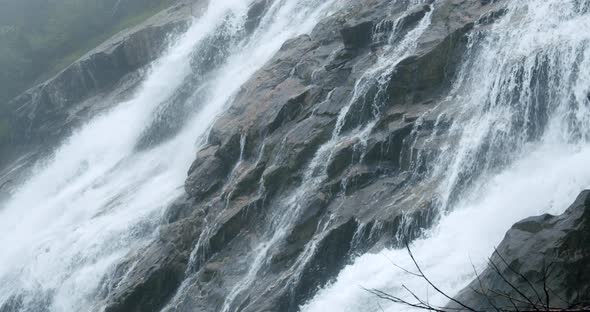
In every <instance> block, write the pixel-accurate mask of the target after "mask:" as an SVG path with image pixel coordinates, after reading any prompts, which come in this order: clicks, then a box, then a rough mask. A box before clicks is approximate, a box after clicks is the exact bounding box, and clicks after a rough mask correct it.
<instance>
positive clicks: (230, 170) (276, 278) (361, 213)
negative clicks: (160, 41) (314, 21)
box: [105, 0, 502, 312]
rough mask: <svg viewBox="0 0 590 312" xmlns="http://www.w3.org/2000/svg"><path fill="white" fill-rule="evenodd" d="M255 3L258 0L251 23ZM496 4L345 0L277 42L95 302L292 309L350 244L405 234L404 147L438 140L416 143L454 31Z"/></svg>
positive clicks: (425, 128)
mask: <svg viewBox="0 0 590 312" xmlns="http://www.w3.org/2000/svg"><path fill="white" fill-rule="evenodd" d="M266 5H267V1H255V3H254V4H253V6H252V7H251V10H250V12H251V14H253V15H252V16H254V17H250V18H249V19H248V25H247V27H248V28H251V27H255V25H256V23H257V21H256V17H255V16H257V14H259V13H258V12H264V10H265V6H266ZM501 5H502V3H501V1H497V2H494V3H491V4H490V3H485V2H480V1H459V0H445V1H438V3H437V4H436V5H433V4H432V3H429V2H427V3H424V4H421V5H417V6H415V7H412V6H410V4H409V3H408V2H405V1H399V2H391V1H385V0H363V1H357V2H354V3H352V4H351V5H350V6H348V7H346V8H345V9H343V10H341V11H340V12H337V13H335V14H333V15H331V16H330V17H328V18H325V19H324V20H323V21H321V22H320V23H319V24H318V25H317V26H316V27H315V29H314V30H313V31H312V32H311V33H310V34H307V35H302V36H300V37H297V38H293V39H291V40H289V41H287V42H286V43H285V44H284V45H283V46H282V48H281V49H280V51H279V52H278V53H277V54H276V55H275V56H274V57H273V58H272V59H271V60H270V61H269V62H268V63H267V64H266V65H265V66H264V67H263V68H262V69H261V70H259V71H258V72H257V73H256V74H255V75H254V76H253V77H252V78H251V79H250V80H249V81H248V82H247V83H246V84H245V85H243V86H242V89H241V91H240V92H239V94H238V95H237V96H236V98H235V99H234V100H233V102H232V103H231V105H230V107H229V109H228V110H227V111H226V112H225V113H224V114H222V115H221V116H220V117H219V118H218V120H217V121H216V123H215V124H214V125H213V127H212V129H211V132H210V135H209V137H208V139H207V144H206V145H205V146H203V147H202V148H201V150H200V151H199V152H198V154H197V157H196V160H195V162H194V164H193V165H192V166H191V168H190V170H189V172H188V179H187V180H186V183H185V189H186V193H187V197H186V198H184V199H182V203H181V204H179V205H174V206H173V207H172V208H170V210H169V212H168V214H167V216H168V217H167V218H166V222H165V223H166V224H165V225H163V226H162V231H161V237H162V239H161V240H160V241H158V242H155V243H154V244H152V245H150V246H149V247H148V250H147V251H143V252H142V253H141V255H131V256H130V259H129V262H130V263H135V265H134V266H133V268H132V269H129V270H122V271H123V272H125V273H124V274H122V275H124V276H126V277H125V278H123V279H122V280H121V282H120V283H118V285H117V287H115V288H114V289H111V290H110V292H108V293H107V295H106V299H105V300H106V302H107V303H109V307H108V309H107V310H108V311H111V312H115V311H134V310H137V309H139V307H142V308H141V311H156V310H158V309H159V307H161V306H166V309H165V311H194V310H198V311H221V310H222V308H223V307H224V304H228V303H229V304H230V306H231V308H232V310H239V311H297V310H298V307H299V305H301V304H302V303H304V302H305V301H306V300H307V299H309V298H310V296H312V295H313V293H314V292H315V290H316V289H317V288H318V287H321V286H323V285H325V284H326V283H327V282H328V281H330V279H331V278H333V277H335V275H336V274H337V273H338V272H339V270H340V269H341V268H342V267H343V266H344V265H345V264H346V263H347V261H349V259H350V258H351V256H352V255H353V254H355V253H356V252H362V251H366V250H368V249H370V248H372V247H373V246H376V245H383V244H385V245H392V244H393V245H395V244H397V243H398V242H396V241H395V238H394V237H395V234H396V233H399V232H400V231H402V229H401V227H400V225H401V224H402V216H403V215H405V216H406V217H407V216H413V218H412V220H414V221H413V222H414V225H415V226H414V227H412V228H414V230H413V231H414V232H412V233H404V234H406V235H409V236H412V235H418V234H419V229H420V228H422V227H426V226H428V225H429V224H430V223H431V222H432V219H431V218H432V216H433V215H434V214H432V213H430V212H431V210H430V208H432V203H431V202H430V200H431V199H430V198H428V197H427V196H420V194H422V193H427V192H428V190H427V189H426V188H425V187H424V186H422V187H420V188H416V187H415V186H416V185H417V184H416V181H418V180H419V179H420V177H419V174H418V175H416V172H418V173H419V172H420V170H415V169H416V168H415V167H414V164H415V160H416V159H414V158H412V157H415V155H416V154H418V153H416V152H415V151H414V152H412V151H413V149H418V148H420V149H425V150H426V149H429V148H430V149H432V150H435V149H436V148H435V147H433V146H432V145H430V146H429V145H424V144H421V145H417V144H414V142H421V141H422V140H424V139H425V138H426V137H429V136H430V134H431V130H432V127H433V124H434V122H435V121H434V120H433V119H432V118H434V117H429V116H435V114H434V113H433V114H429V113H428V112H429V111H431V110H434V109H435V107H440V106H441V105H442V106H443V107H444V104H445V103H444V101H445V95H446V94H447V93H448V92H449V87H450V81H451V79H452V77H453V75H454V74H455V72H456V70H457V67H458V64H459V63H460V61H461V57H462V55H463V53H464V52H465V49H466V43H467V34H469V32H470V31H472V29H473V27H474V25H475V24H476V23H481V20H482V18H483V17H485V16H486V15H489V14H494V12H498V10H500V9H501ZM426 18H431V21H430V22H429V23H425V27H426V28H425V30H424V31H423V33H421V34H420V35H419V38H418V39H417V43H418V44H417V46H416V47H415V49H414V50H413V51H412V52H411V53H409V54H408V55H405V56H403V57H401V59H399V60H397V61H398V62H396V63H395V64H393V65H392V66H394V68H393V70H392V71H391V72H390V74H388V75H386V76H385V78H386V79H385V82H384V81H382V80H380V81H379V82H377V81H375V80H373V81H371V80H370V79H368V80H367V81H368V82H367V83H366V85H365V86H363V87H366V88H364V89H363V91H362V92H360V93H359V90H358V88H356V87H355V85H356V83H357V82H358V81H359V80H362V79H365V78H363V77H364V75H365V74H366V72H367V70H368V69H370V68H374V66H375V64H377V62H378V60H379V55H380V53H383V49H385V48H386V45H387V44H388V43H391V44H392V45H399V44H401V42H402V41H403V40H404V38H406V37H407V36H410V35H413V34H415V33H416V32H417V31H418V30H416V29H417V28H418V27H419V25H421V22H423V21H424V19H426ZM396 21H399V22H398V23H397V24H396V23H395V22H396ZM490 23H491V22H490ZM393 25H398V26H397V28H395V27H393ZM355 90H356V92H357V93H355ZM346 107H349V109H348V113H347V114H346V116H345V118H340V117H339V116H341V114H343V110H344V109H345V108H346ZM340 119H341V120H340ZM339 120H340V121H339ZM371 122H374V125H373V126H371V127H366V125H367V124H369V123H371ZM363 129H364V130H366V132H365V133H359V131H361V130H363ZM361 132H362V131H361ZM433 142H436V140H433ZM433 144H434V143H433ZM327 145H329V146H330V147H331V149H330V151H331V152H329V153H325V147H326V146H327ZM417 146H420V147H417ZM408 195H411V196H408ZM392 199H393V200H392ZM287 219H288V222H287V221H285V220H287ZM404 228H406V227H404ZM170 254H173V255H175V256H174V257H169V256H168V255H170ZM260 257H262V258H260ZM148 268H152V270H149V269H148ZM178 268H184V269H185V270H184V271H183V272H182V273H179V274H180V275H178V277H177V275H176V273H174V274H173V276H174V279H169V280H166V281H162V279H161V278H160V276H162V275H163V274H164V273H163V272H180V271H179V270H178ZM140 277H141V278H140ZM163 282H165V283H166V285H167V286H168V287H171V288H173V289H174V291H172V292H169V291H168V290H169V289H168V290H167V291H166V294H167V296H163V297H159V299H161V300H160V302H154V301H153V300H154V297H153V296H147V295H146V294H150V293H154V292H157V291H158V289H160V287H161V286H160V285H161V284H162V283H163ZM169 282H171V283H169ZM148 303H149V304H148ZM147 306H153V307H154V308H147Z"/></svg>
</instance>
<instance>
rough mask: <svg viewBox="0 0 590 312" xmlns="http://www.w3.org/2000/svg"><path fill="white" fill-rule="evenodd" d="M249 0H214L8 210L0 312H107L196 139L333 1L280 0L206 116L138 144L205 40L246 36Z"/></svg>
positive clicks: (227, 74)
mask: <svg viewBox="0 0 590 312" xmlns="http://www.w3.org/2000/svg"><path fill="white" fill-rule="evenodd" d="M249 2H250V1H249V0H223V1H218V0H215V1H211V3H210V5H209V7H208V9H207V11H206V12H205V14H204V15H203V16H202V17H200V18H199V19H198V20H196V21H194V23H193V25H192V26H191V27H190V29H189V30H188V31H187V32H186V33H185V34H184V35H183V36H182V37H181V38H180V39H179V40H178V41H177V42H176V43H175V44H174V45H173V46H171V47H170V49H169V51H168V52H167V53H166V54H165V56H163V57H162V58H161V59H159V60H158V61H156V62H155V63H154V64H153V66H152V68H151V70H150V73H149V74H148V76H147V78H146V79H145V81H144V82H143V83H142V85H141V87H140V88H139V90H138V91H137V92H136V94H135V95H134V96H133V98H132V99H131V100H130V101H127V102H124V103H119V104H117V106H116V107H115V108H114V109H112V110H111V111H109V112H107V113H105V114H104V115H102V116H98V117H96V118H95V119H94V120H92V121H90V122H89V123H88V124H87V125H85V126H83V127H81V129H79V130H78V131H77V132H76V133H75V134H74V135H72V136H71V137H70V138H69V139H68V140H67V141H66V142H65V143H64V144H63V145H62V146H61V147H59V148H58V149H57V151H56V152H55V155H54V156H53V157H52V158H51V159H49V160H47V161H46V162H45V163H44V164H42V165H40V166H39V168H37V174H36V175H35V176H34V177H33V178H32V179H31V180H29V181H27V182H26V183H25V184H24V185H22V186H21V187H20V188H19V189H18V190H17V191H16V193H15V195H14V197H13V198H12V199H11V200H10V202H8V203H7V204H5V206H4V207H1V209H0V244H2V246H3V250H2V252H1V253H0V306H1V305H2V303H4V302H5V301H6V300H7V299H9V298H10V296H12V295H20V296H22V299H23V305H24V307H25V308H26V309H32V310H34V309H36V308H40V307H47V308H48V309H49V311H92V310H98V309H100V307H99V303H97V302H96V294H97V291H98V290H99V287H100V286H101V284H102V283H104V280H103V278H104V277H105V274H107V273H108V272H109V270H112V269H113V267H114V265H116V264H117V263H118V262H119V261H120V260H121V259H123V258H124V257H125V255H127V254H128V252H129V251H131V250H137V248H140V247H141V246H142V245H144V244H146V243H147V242H148V241H150V240H151V239H153V237H154V233H155V229H156V227H157V224H158V223H159V219H160V217H161V214H162V212H163V210H164V209H165V208H166V207H167V205H169V204H170V203H171V202H172V201H173V200H174V199H176V198H177V197H178V196H179V195H181V194H182V193H183V192H184V190H183V183H184V180H185V178H186V170H187V169H188V167H189V165H190V162H191V161H192V160H193V159H194V155H195V150H196V146H195V142H197V141H199V139H200V138H201V137H202V136H203V135H204V134H205V133H206V131H207V130H208V129H209V127H210V125H211V124H212V122H213V121H214V120H215V117H216V116H217V115H218V114H219V113H220V112H222V111H223V109H224V107H225V106H226V104H227V103H228V102H229V101H230V100H231V98H232V97H233V95H235V93H236V92H237V91H238V90H239V88H240V86H241V85H242V84H243V83H244V82H245V81H246V80H247V79H248V78H249V77H250V76H251V75H252V74H253V73H254V72H255V71H256V70H257V69H258V68H260V67H261V66H262V65H263V64H264V63H265V62H266V61H267V60H269V59H270V57H271V56H272V55H273V54H274V53H275V52H276V51H277V50H278V49H279V48H280V46H281V45H282V43H283V42H284V41H285V40H287V39H289V38H291V37H293V36H296V35H298V34H301V33H304V32H307V31H310V30H311V28H312V27H313V26H314V25H315V23H316V22H317V20H318V19H319V18H320V17H322V16H324V15H325V14H327V12H328V8H329V2H326V3H324V4H321V3H319V2H318V1H307V0H300V1H298V0H287V1H275V2H274V3H273V5H272V7H271V8H270V10H269V13H268V14H267V15H266V16H265V18H264V19H263V20H262V21H261V25H260V27H259V28H258V29H257V30H256V31H255V32H254V33H253V34H252V35H251V36H250V37H249V38H245V39H243V40H236V41H235V42H233V45H232V48H231V51H230V52H231V53H230V57H229V58H228V59H227V60H226V61H225V63H224V64H221V66H219V68H218V69H216V70H215V72H214V73H213V74H212V75H211V77H209V82H208V85H207V87H208V90H207V91H206V94H207V96H206V97H205V100H204V103H202V105H201V107H202V109H201V110H200V111H198V112H195V114H194V116H193V117H192V118H190V119H189V122H188V123H187V124H186V125H185V127H184V129H183V130H182V131H181V132H180V133H179V134H178V135H176V136H175V137H174V138H172V139H170V140H169V141H167V142H165V143H163V144H160V145H158V146H156V147H153V148H151V149H147V150H143V151H140V152H138V151H136V150H135V149H134V147H135V146H136V144H137V143H138V141H139V140H140V138H141V135H142V134H143V132H144V131H145V130H146V129H148V127H149V125H150V124H151V123H152V122H153V121H154V119H155V118H156V117H155V116H156V113H157V111H158V108H159V107H161V106H163V105H165V103H166V100H168V99H169V98H170V97H171V96H173V95H174V93H175V92H176V90H177V89H178V88H179V87H180V86H181V85H182V83H183V81H184V80H185V79H186V78H187V77H188V76H189V75H190V74H191V66H190V58H191V55H192V54H193V53H199V43H200V42H201V41H203V40H205V39H206V38H207V37H208V36H212V35H213V34H214V33H215V32H217V31H226V32H228V33H229V36H230V37H235V38H239V36H240V33H241V31H242V27H243V23H244V20H245V15H246V12H247V9H248V5H249Z"/></svg>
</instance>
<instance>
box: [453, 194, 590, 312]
mask: <svg viewBox="0 0 590 312" xmlns="http://www.w3.org/2000/svg"><path fill="white" fill-rule="evenodd" d="M589 240H590V191H588V190H586V191H583V192H582V193H581V194H580V195H579V196H578V198H577V199H576V201H575V202H574V203H573V204H572V205H571V206H570V207H569V208H568V209H567V210H566V211H565V212H564V213H563V214H562V215H559V216H553V215H548V214H545V215H541V216H538V217H531V218H528V219H525V220H522V221H520V222H518V223H516V224H515V225H514V226H513V227H512V228H511V229H510V230H509V231H508V232H507V233H506V236H505V237H504V239H503V240H502V242H501V243H500V245H499V246H498V248H497V252H495V253H494V254H493V255H492V256H491V262H493V263H494V264H495V265H496V267H497V270H496V269H494V268H493V266H491V265H490V266H489V267H488V268H486V269H485V270H484V271H483V272H482V273H481V274H480V275H479V278H480V280H481V285H480V281H473V282H472V283H471V285H469V286H468V287H467V288H465V289H464V290H463V291H461V292H460V293H459V295H457V296H456V299H457V300H459V301H461V302H463V303H464V304H466V305H468V306H471V307H478V309H484V308H487V309H490V310H492V309H493V305H495V306H498V307H510V308H511V307H512V303H511V302H510V301H509V300H508V299H506V296H508V297H511V298H516V299H517V300H514V301H516V305H517V307H518V308H519V309H521V310H523V311H524V310H526V309H533V304H535V305H538V306H537V308H540V307H542V306H543V305H547V302H549V306H550V307H551V308H555V309H556V310H557V309H560V308H569V307H572V306H575V305H576V304H584V303H588V302H589V301H590V284H589V283H588V281H589V280H590V270H588V268H590V245H588V244H587V242H588V241H589ZM482 287H483V289H484V290H486V292H487V293H488V294H501V295H489V296H484V295H482V294H480V292H477V291H479V290H480V289H481V288H482ZM474 290H476V291H474ZM545 290H547V291H545ZM531 303H532V304H531ZM452 306H454V305H452ZM541 309H544V308H541Z"/></svg>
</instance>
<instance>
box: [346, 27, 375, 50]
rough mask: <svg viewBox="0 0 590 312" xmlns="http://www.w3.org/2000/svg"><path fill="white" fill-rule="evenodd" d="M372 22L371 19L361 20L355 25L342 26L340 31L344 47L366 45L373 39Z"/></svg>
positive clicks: (355, 47)
mask: <svg viewBox="0 0 590 312" xmlns="http://www.w3.org/2000/svg"><path fill="white" fill-rule="evenodd" d="M374 26H375V24H373V22H372V21H368V22H363V23H360V24H357V25H353V26H348V27H345V28H343V29H342V30H341V31H340V33H341V35H342V41H343V42H344V47H346V48H347V49H360V48H366V47H368V46H369V45H370V44H371V42H372V41H373V27H374Z"/></svg>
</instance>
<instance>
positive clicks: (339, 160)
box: [327, 138, 360, 178]
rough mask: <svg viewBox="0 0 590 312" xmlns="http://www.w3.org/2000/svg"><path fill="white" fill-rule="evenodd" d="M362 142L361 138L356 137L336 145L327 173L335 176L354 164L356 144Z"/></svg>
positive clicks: (331, 176)
mask: <svg viewBox="0 0 590 312" xmlns="http://www.w3.org/2000/svg"><path fill="white" fill-rule="evenodd" d="M358 143H360V139H358V138H354V139H351V140H347V141H344V142H342V143H340V144H338V145H337V146H336V147H334V150H333V151H332V154H331V157H330V159H329V160H328V166H327V174H328V178H333V177H335V176H336V175H338V174H339V173H341V172H342V170H344V168H346V167H349V166H350V165H352V163H353V161H354V156H355V155H354V154H355V146H356V145H357V144H358Z"/></svg>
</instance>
